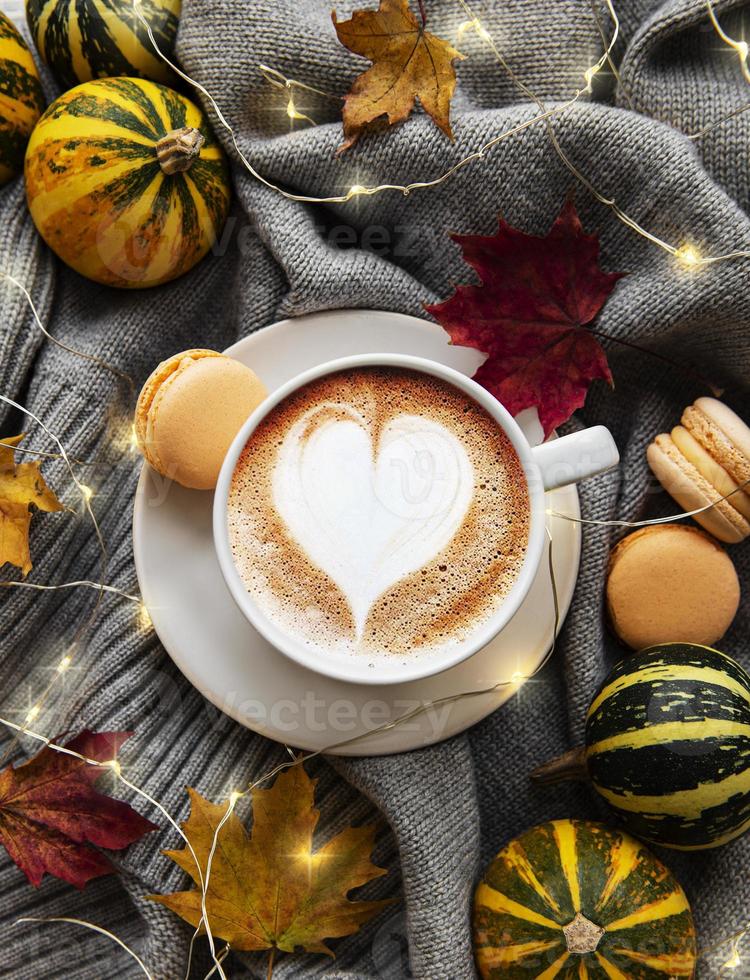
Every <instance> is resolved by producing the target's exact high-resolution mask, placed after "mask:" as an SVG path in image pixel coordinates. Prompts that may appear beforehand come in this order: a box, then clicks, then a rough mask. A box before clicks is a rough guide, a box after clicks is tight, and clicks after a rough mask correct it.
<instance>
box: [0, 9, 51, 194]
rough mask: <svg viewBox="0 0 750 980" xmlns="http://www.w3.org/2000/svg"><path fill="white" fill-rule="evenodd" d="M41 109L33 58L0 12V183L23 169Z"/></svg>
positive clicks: (17, 33) (40, 87) (39, 85)
mask: <svg viewBox="0 0 750 980" xmlns="http://www.w3.org/2000/svg"><path fill="white" fill-rule="evenodd" d="M43 108H44V94H43V92H42V85H41V82H40V81H39V75H38V73H37V69H36V65H35V63H34V59H33V57H32V55H31V52H30V51H29V49H28V47H27V45H26V42H25V41H24V39H23V38H22V37H21V34H20V33H19V32H18V30H17V29H16V27H15V25H14V24H13V23H12V21H11V20H10V18H9V17H7V16H6V15H5V14H4V13H2V11H0V185H1V184H4V183H5V182H6V181H7V180H9V179H10V178H11V177H13V176H14V175H15V174H17V173H18V172H19V171H20V170H21V169H22V168H23V159H24V150H25V148H26V144H27V142H28V140H29V136H30V134H31V132H32V130H33V129H34V126H35V124H36V122H37V120H38V119H39V116H40V115H41V113H42V110H43Z"/></svg>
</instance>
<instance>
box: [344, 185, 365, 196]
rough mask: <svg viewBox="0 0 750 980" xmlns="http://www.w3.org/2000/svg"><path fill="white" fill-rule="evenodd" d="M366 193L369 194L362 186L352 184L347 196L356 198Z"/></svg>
mask: <svg viewBox="0 0 750 980" xmlns="http://www.w3.org/2000/svg"><path fill="white" fill-rule="evenodd" d="M366 193H367V188H366V187H363V186H362V184H352V186H351V187H350V188H349V192H348V194H347V195H346V196H347V197H356V196H357V195H358V194H366Z"/></svg>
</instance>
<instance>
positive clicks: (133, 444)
mask: <svg viewBox="0 0 750 980" xmlns="http://www.w3.org/2000/svg"><path fill="white" fill-rule="evenodd" d="M128 446H129V447H130V451H131V453H135V452H137V451H138V436H137V434H136V431H135V425H131V427H130V439H129V440H128Z"/></svg>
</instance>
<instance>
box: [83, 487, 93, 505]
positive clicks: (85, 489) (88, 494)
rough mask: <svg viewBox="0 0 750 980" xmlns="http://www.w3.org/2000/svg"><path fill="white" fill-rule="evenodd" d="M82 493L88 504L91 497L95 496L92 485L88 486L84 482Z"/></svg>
mask: <svg viewBox="0 0 750 980" xmlns="http://www.w3.org/2000/svg"><path fill="white" fill-rule="evenodd" d="M81 494H82V495H83V499H84V501H85V502H86V503H87V504H88V503H91V498H92V497H93V496H94V491H93V490H92V489H91V487H87V486H86V484H85V483H82V484H81Z"/></svg>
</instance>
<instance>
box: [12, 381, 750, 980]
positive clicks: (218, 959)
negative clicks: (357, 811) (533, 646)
mask: <svg viewBox="0 0 750 980" xmlns="http://www.w3.org/2000/svg"><path fill="white" fill-rule="evenodd" d="M1 397H3V396H0V398H1ZM34 418H35V420H36V416H34ZM37 421H38V422H39V424H40V425H42V427H43V428H44V430H45V431H46V432H48V433H49V434H50V435H52V434H51V433H50V432H49V429H48V428H46V427H45V426H44V425H43V424H42V423H41V421H40V420H37ZM52 438H53V439H55V441H56V442H57V443H58V446H59V448H60V454H61V456H62V458H63V459H67V456H66V453H65V449H64V447H63V446H62V443H61V442H60V441H59V440H57V439H56V438H55V437H54V436H52ZM746 482H747V483H750V480H748V481H746ZM744 485H745V484H743V486H744ZM740 489H741V487H738V488H737V490H740ZM737 490H734V491H732V493H736V492H737ZM729 496H731V494H727V495H726V496H724V497H721V498H720V499H722V500H723V499H726V498H727V497H729ZM84 499H85V502H86V504H87V506H88V505H89V500H88V499H86V497H85V495H84ZM717 502H718V501H714V502H712V503H710V504H708V505H707V506H706V507H704V508H700V509H699V510H697V511H690V512H684V513H682V514H678V515H673V516H672V517H670V518H655V519H652V520H650V521H641V522H621V521H590V520H587V519H585V518H578V517H576V516H575V515H571V514H563V513H559V512H557V511H555V510H552V509H548V511H547V513H548V514H549V515H550V516H553V517H558V518H561V519H564V520H568V521H574V522H577V523H581V524H590V523H596V524H603V525H606V524H609V525H611V526H622V525H623V524H624V525H626V526H631V525H633V526H645V525H648V524H659V523H664V522H665V521H670V520H671V521H675V520H679V519H682V518H686V517H690V516H693V515H694V514H697V513H700V512H702V511H704V510H708V509H709V508H711V507H713V506H715V503H717ZM96 526H97V527H98V525H96ZM546 534H547V538H548V542H549V547H548V558H547V561H548V571H549V576H550V585H551V591H552V598H553V605H554V625H553V635H552V641H551V643H550V645H549V647H548V650H547V652H546V654H545V656H544V657H543V659H542V660H541V662H540V664H539V666H538V667H537V668H536V670H534V671H533V672H532V673H531V674H529V675H521V674H520V673H516V674H514V676H513V677H512V678H510V679H509V680H503V681H499V682H497V683H495V684H493V685H491V686H488V687H484V688H479V689H476V690H472V691H464V692H459V693H457V694H451V695H446V696H444V697H441V698H435V699H429V700H426V701H423V702H420V704H419V705H417V706H415V707H414V708H412V709H409V710H408V711H406V712H404V713H403V714H402V715H399V716H398V718H395V719H393V720H391V721H389V722H386V723H384V724H383V725H381V726H378V727H377V728H375V729H370V730H367V731H364V732H360V733H357V734H355V735H353V736H350V737H349V738H347V739H344V740H342V741H339V742H336V743H331V744H329V745H327V746H325V747H323V748H321V749H318V750H316V751H313V752H309V753H307V754H302V755H299V756H297V757H293V758H291V759H290V760H288V761H284V762H282V763H279V764H278V765H276V766H275V767H273V768H272V769H270V770H269V771H268V772H266V773H264V774H263V775H261V776H260V777H258V778H257V779H256V780H254V781H253V782H252V783H251V784H249V786H248V788H247V789H246V790H243V791H237V790H234V791H232V792H231V793H230V795H229V799H228V803H227V808H226V811H225V813H224V814H223V816H222V818H221V820H220V821H219V823H218V824H217V827H216V829H215V831H214V835H213V837H212V842H211V846H210V850H209V855H208V860H207V863H206V869H205V873H204V872H203V869H202V868H201V866H200V864H199V862H198V858H197V855H196V853H195V851H194V849H193V847H192V845H191V843H190V841H189V839H188V838H187V835H186V834H185V833H184V832H183V831H182V830H181V828H180V827H179V825H178V824H177V822H176V821H175V820H174V818H173V817H172V816H171V815H170V814H169V812H168V811H167V810H166V808H165V807H164V805H163V804H162V803H160V802H159V801H158V800H157V799H156V798H154V797H153V796H152V795H151V794H149V793H147V792H146V791H145V790H143V789H142V788H141V787H139V786H138V785H137V784H135V783H134V782H133V781H132V780H130V779H128V778H126V777H125V776H124V775H123V773H122V768H121V765H120V763H119V761H118V760H116V759H113V760H108V761H105V762H102V761H100V760H94V759H90V758H88V757H86V756H84V755H82V754H81V753H78V752H75V751H74V750H71V749H68V748H66V747H65V746H61V745H58V744H57V743H55V742H54V741H53V740H52V739H50V738H48V737H47V736H44V735H41V734H39V733H38V732H36V731H34V730H32V729H30V728H29V720H28V719H27V721H25V722H24V724H23V725H18V724H16V723H14V722H12V721H10V720H8V719H5V718H2V717H0V724H3V725H5V726H6V727H8V728H9V729H10V730H12V731H14V732H16V733H17V734H26V735H28V736H30V737H32V738H34V739H36V740H38V741H40V742H42V743H43V744H44V745H45V746H47V747H49V748H51V749H53V750H55V751H59V752H62V753H65V754H67V755H71V756H74V757H76V758H78V759H80V760H81V761H83V762H85V763H86V764H89V765H93V766H96V767H98V768H101V769H106V770H109V771H112V772H114V774H115V776H116V778H117V779H119V780H120V781H121V782H122V784H123V785H124V786H126V787H127V788H128V789H129V790H130V791H131V792H133V793H134V794H136V795H137V796H140V797H141V798H142V799H144V800H145V801H146V802H148V803H149V804H150V805H152V806H154V807H155V808H156V809H158V811H159V812H160V813H161V814H162V815H163V816H164V817H165V819H166V820H167V822H168V823H169V824H170V826H171V827H172V828H173V829H174V830H176V831H177V833H178V834H179V835H180V837H181V839H182V840H183V841H184V842H185V844H186V846H187V848H188V850H189V851H190V853H191V855H192V857H193V860H194V862H195V866H196V869H197V873H198V878H199V882H200V886H199V887H200V892H201V915H202V918H201V922H200V923H199V925H198V928H197V929H196V930H195V932H194V934H193V938H192V939H191V944H190V954H189V959H188V970H189V967H190V963H191V961H192V949H193V944H194V941H195V939H196V937H197V936H198V935H199V933H200V931H201V929H203V930H204V931H205V933H206V936H207V939H208V942H209V947H210V950H211V955H212V959H213V961H214V968H213V970H214V971H216V972H218V974H219V976H220V977H221V978H222V980H226V975H225V973H224V970H223V967H222V961H223V959H224V957H225V956H226V955H227V954H228V951H229V950H228V948H226V949H225V950H224V951H223V953H224V955H223V956H222V954H221V953H217V952H216V947H215V942H214V937H213V935H212V932H211V928H210V919H209V915H208V908H207V896H208V886H209V882H210V874H211V869H212V864H213V860H214V856H215V853H216V849H217V846H218V840H219V835H220V833H221V830H222V828H223V827H224V826H225V825H226V823H227V822H228V820H229V818H230V817H231V815H232V813H233V812H234V809H235V807H236V804H237V802H238V801H239V800H240V799H242V798H243V797H244V796H246V795H248V794H249V793H251V792H252V790H253V789H255V788H256V787H257V786H260V785H261V784H263V783H264V782H266V781H267V780H269V779H272V778H274V777H275V776H277V775H278V774H279V773H281V772H283V771H285V770H287V769H289V768H291V767H293V766H297V765H302V764H304V763H305V762H307V761H309V760H312V759H314V758H316V757H318V756H322V755H325V754H329V753H331V752H333V751H336V750H337V749H342V748H345V747H348V746H351V745H353V744H356V743H357V742H360V741H362V740H366V739H368V738H372V737H373V736H375V735H378V734H381V733H385V732H389V731H392V730H394V729H396V728H397V727H399V726H400V725H403V724H404V723H406V722H407V721H410V720H413V719H414V718H416V717H418V716H420V715H422V714H423V713H425V712H427V711H429V710H431V709H434V708H438V707H441V706H443V705H446V704H452V703H457V702H459V701H463V700H466V699H468V698H473V697H480V696H489V695H492V694H497V693H498V692H499V691H501V690H502V689H504V688H507V687H509V686H511V687H516V688H520V686H521V685H522V684H523V683H524V682H525V681H527V680H530V679H531V678H533V677H534V676H535V675H536V674H537V673H538V672H539V671H541V670H542V669H543V668H544V667H545V666H546V664H547V663H548V662H549V660H550V658H551V656H552V655H553V653H554V649H555V638H556V635H557V632H558V629H559V623H560V607H559V596H558V589H557V583H556V578H555V570H554V564H553V537H552V534H551V532H550V530H549V528H546ZM102 544H103V541H102ZM94 584H95V585H96V583H94ZM290 754H291V753H290ZM96 929H97V931H102V930H101V928H100V927H96ZM104 932H105V933H106V930H104ZM115 938H116V937H115ZM726 941H729V940H726ZM186 975H189V973H188V974H186Z"/></svg>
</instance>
